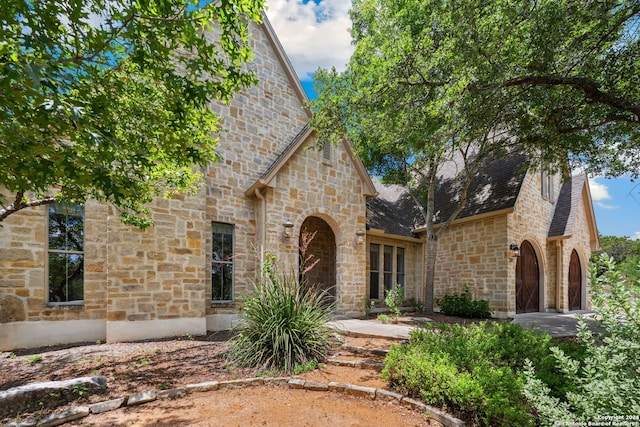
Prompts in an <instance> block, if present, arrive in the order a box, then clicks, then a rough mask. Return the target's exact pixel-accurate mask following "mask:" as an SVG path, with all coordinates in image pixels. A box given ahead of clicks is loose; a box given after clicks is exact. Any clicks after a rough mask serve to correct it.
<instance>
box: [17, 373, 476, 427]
mask: <svg viewBox="0 0 640 427" xmlns="http://www.w3.org/2000/svg"><path fill="white" fill-rule="evenodd" d="M266 384H276V385H285V384H287V385H288V387H289V388H290V389H301V390H309V391H330V392H337V393H343V394H347V395H351V396H356V397H363V398H366V399H370V400H384V401H388V402H392V403H397V404H400V405H402V406H404V407H407V408H409V409H411V410H414V411H422V412H425V413H427V415H428V416H429V418H431V419H434V420H436V421H438V422H440V423H442V424H444V425H445V426H447V427H465V423H464V421H462V420H460V419H458V418H455V417H453V416H451V415H449V414H447V413H445V412H442V411H440V410H439V409H436V408H434V407H432V406H429V405H427V404H425V403H423V402H420V401H419V400H416V399H411V398H408V397H404V396H402V395H401V394H399V393H395V392H393V391H389V390H384V389H379V388H374V387H365V386H360V385H355V384H344V383H338V382H330V383H329V384H324V383H319V382H314V381H306V380H304V379H302V378H298V377H274V378H263V377H256V378H247V379H241V380H229V381H209V382H203V383H196V384H188V385H186V386H184V387H178V388H172V389H168V390H160V391H159V392H156V391H153V390H148V391H142V392H138V393H133V394H130V395H128V396H124V397H120V398H117V399H112V400H106V401H103V402H98V403H93V404H91V405H88V406H79V407H77V408H73V409H69V410H67V411H63V412H59V413H54V414H51V415H49V416H46V417H44V418H40V419H34V420H29V421H26V422H24V423H9V424H7V427H33V426H38V427H53V426H59V425H61V424H64V423H66V422H69V421H73V420H77V419H79V418H84V417H87V416H89V415H90V414H101V413H103V412H108V411H113V410H115V409H118V408H121V407H124V406H135V405H141V404H144V403H147V402H153V401H154V400H157V399H176V398H181V397H184V396H186V395H187V394H190V393H196V392H205V391H217V390H224V389H229V388H245V387H253V386H260V385H266Z"/></svg>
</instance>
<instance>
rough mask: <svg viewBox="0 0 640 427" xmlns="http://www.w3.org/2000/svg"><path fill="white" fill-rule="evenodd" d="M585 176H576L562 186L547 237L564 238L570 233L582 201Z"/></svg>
mask: <svg viewBox="0 0 640 427" xmlns="http://www.w3.org/2000/svg"><path fill="white" fill-rule="evenodd" d="M585 179H586V175H584V174H582V175H576V176H573V177H571V179H570V180H568V181H566V182H565V183H564V184H562V188H561V189H560V194H559V195H558V201H557V203H556V211H555V212H554V214H553V220H552V221H551V226H550V227H549V237H560V236H566V235H569V234H571V233H572V231H573V225H574V220H575V216H576V212H577V210H578V206H579V203H580V201H581V200H582V198H581V194H582V187H583V186H584V183H585Z"/></svg>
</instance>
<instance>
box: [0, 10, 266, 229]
mask: <svg viewBox="0 0 640 427" xmlns="http://www.w3.org/2000/svg"><path fill="white" fill-rule="evenodd" d="M207 3H208V4H205V5H201V4H199V2H198V0H188V1H185V0H149V1H128V0H44V1H27V0H7V1H4V2H3V3H2V12H1V13H0V188H2V187H4V189H5V190H8V192H9V194H8V195H7V194H6V191H4V190H3V191H0V193H3V192H4V193H5V196H8V197H4V199H3V198H0V203H1V205H0V224H1V221H2V220H3V219H4V218H6V217H8V216H9V215H10V214H12V213H13V212H16V211H18V210H20V209H23V208H25V207H29V206H36V205H38V204H45V203H50V202H52V201H54V200H66V201H71V202H84V201H85V200H86V199H87V198H94V199H97V200H102V201H108V202H111V203H112V204H113V205H115V206H116V207H117V208H118V209H119V210H120V211H121V213H122V215H123V219H124V220H125V221H126V222H130V223H133V224H135V225H138V226H141V227H144V226H147V225H149V223H150V222H149V220H148V218H146V217H145V214H146V213H147V211H146V210H145V208H144V204H145V203H147V202H149V201H150V200H152V198H153V197H154V196H156V195H163V194H167V193H171V192H175V191H181V190H188V189H193V188H194V185H195V183H196V182H197V180H198V177H199V174H198V173H197V172H196V171H195V170H194V168H193V166H198V165H199V166H202V165H204V164H206V163H208V162H210V161H214V160H215V159H216V153H215V147H216V143H217V139H216V132H218V131H219V123H218V120H217V118H216V116H215V115H214V114H213V113H212V112H211V110H210V109H209V104H210V103H211V102H214V101H223V102H224V101H228V100H229V99H230V98H231V96H232V95H233V93H234V92H236V91H238V90H240V89H241V88H243V87H247V86H249V85H251V84H253V83H255V81H256V79H255V76H254V74H253V73H252V72H251V71H249V70H248V69H247V67H245V66H244V64H245V63H246V62H247V61H249V60H250V59H251V49H250V47H249V45H248V40H247V36H248V34H247V31H248V26H249V22H250V21H256V22H259V21H260V19H261V10H262V7H263V3H264V1H263V0H224V1H214V2H207ZM52 189H54V191H53V192H51V190H52Z"/></svg>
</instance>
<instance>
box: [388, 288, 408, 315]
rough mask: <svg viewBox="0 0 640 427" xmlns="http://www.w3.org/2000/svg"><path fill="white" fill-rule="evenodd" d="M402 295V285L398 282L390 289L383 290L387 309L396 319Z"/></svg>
mask: <svg viewBox="0 0 640 427" xmlns="http://www.w3.org/2000/svg"><path fill="white" fill-rule="evenodd" d="M403 297H404V291H403V290H402V286H401V285H400V284H398V283H396V284H395V285H393V287H392V288H391V289H387V290H386V291H385V297H384V303H385V304H386V305H387V307H389V311H391V313H393V316H394V317H395V318H396V320H398V317H400V305H401V304H402V298H403Z"/></svg>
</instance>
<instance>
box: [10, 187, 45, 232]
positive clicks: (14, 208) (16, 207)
mask: <svg viewBox="0 0 640 427" xmlns="http://www.w3.org/2000/svg"><path fill="white" fill-rule="evenodd" d="M23 198H24V190H20V191H18V192H17V193H16V197H15V199H14V201H13V203H12V204H10V205H9V206H7V207H6V208H4V209H0V227H2V224H1V223H2V221H4V220H5V219H6V218H7V217H8V216H9V215H11V214H14V213H16V212H18V211H21V210H22V209H26V208H34V207H36V206H42V205H48V204H51V203H54V202H55V201H56V199H54V198H53V197H45V198H43V199H38V200H32V201H30V202H24V201H23Z"/></svg>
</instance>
